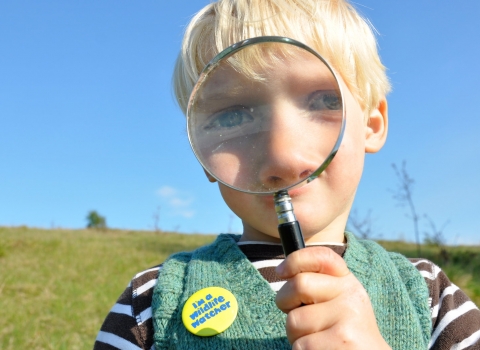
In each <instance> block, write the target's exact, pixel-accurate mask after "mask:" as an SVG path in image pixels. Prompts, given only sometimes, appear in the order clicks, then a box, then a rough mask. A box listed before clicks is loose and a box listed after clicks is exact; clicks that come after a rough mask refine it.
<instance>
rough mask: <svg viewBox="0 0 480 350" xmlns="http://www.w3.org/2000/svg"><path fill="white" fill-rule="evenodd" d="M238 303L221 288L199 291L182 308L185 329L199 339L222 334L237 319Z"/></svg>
mask: <svg viewBox="0 0 480 350" xmlns="http://www.w3.org/2000/svg"><path fill="white" fill-rule="evenodd" d="M237 311H238V303H237V299H235V297H234V296H233V294H232V293H231V292H229V291H228V290H226V289H225V288H221V287H208V288H204V289H200V290H199V291H197V292H195V293H194V294H192V296H191V297H190V298H188V300H187V302H186V303H185V305H184V306H183V311H182V321H183V324H184V325H185V327H186V328H187V329H188V330H189V331H190V332H192V333H193V334H195V335H198V336H200V337H210V336H212V335H217V334H219V333H222V332H223V331H224V330H226V329H227V328H228V327H230V326H231V325H232V323H233V321H235V318H236V317H237Z"/></svg>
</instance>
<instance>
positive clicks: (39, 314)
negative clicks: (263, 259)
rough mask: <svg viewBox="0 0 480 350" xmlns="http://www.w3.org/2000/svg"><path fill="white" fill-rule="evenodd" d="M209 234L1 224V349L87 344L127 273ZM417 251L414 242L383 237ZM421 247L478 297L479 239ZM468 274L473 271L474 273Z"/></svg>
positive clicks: (478, 299)
mask: <svg viewBox="0 0 480 350" xmlns="http://www.w3.org/2000/svg"><path fill="white" fill-rule="evenodd" d="M214 237H215V236H213V235H193V234H191V235H190V234H176V233H161V234H155V233H153V232H139V231H135V232H134V231H120V230H107V231H90V230H60V229H57V230H40V229H33V228H26V227H16V228H7V227H3V228H2V227H0V310H1V311H0V314H1V315H2V317H0V349H2V350H3V349H5V350H7V349H25V348H27V349H55V350H57V349H69V350H71V349H91V348H92V345H93V342H94V339H95V337H96V334H97V332H98V330H99V328H100V326H101V324H102V322H103V319H104V317H105V316H106V314H107V313H108V311H109V309H110V308H111V307H112V306H113V304H114V303H115V300H116V299H117V298H118V296H119V295H120V293H121V292H122V291H123V290H124V289H125V287H126V285H127V283H128V282H129V280H130V279H131V277H132V276H133V275H134V274H135V273H137V272H139V271H141V270H143V269H145V268H148V267H150V266H154V265H157V264H159V263H160V262H162V261H164V260H165V258H166V257H167V256H168V255H170V254H171V253H173V252H176V251H182V250H192V249H194V248H196V247H198V246H201V245H204V244H207V243H209V242H211V241H213V239H214ZM382 244H383V245H384V246H386V247H387V249H390V250H396V251H400V252H402V253H404V254H406V255H407V256H415V254H416V248H415V246H414V245H411V244H406V243H398V242H382ZM422 249H423V253H424V254H423V255H424V257H426V258H429V259H431V260H433V261H435V262H437V263H438V264H439V265H441V266H442V268H443V269H444V270H445V271H446V272H447V273H448V274H449V276H450V277H451V279H452V280H453V281H454V282H455V283H456V284H458V285H459V286H460V287H461V288H463V289H464V290H465V291H466V292H467V293H468V294H469V295H470V297H471V298H472V299H473V300H474V301H475V302H476V303H477V305H479V304H480V281H479V278H478V276H480V247H455V248H448V254H449V261H448V263H446V264H442V261H440V260H439V259H441V257H440V254H439V249H438V248H434V247H422ZM473 276H477V277H476V280H475V278H474V277H473Z"/></svg>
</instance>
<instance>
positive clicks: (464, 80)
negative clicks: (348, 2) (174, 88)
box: [0, 0, 480, 244]
mask: <svg viewBox="0 0 480 350" xmlns="http://www.w3.org/2000/svg"><path fill="white" fill-rule="evenodd" d="M207 3H208V1H207V0H201V1H200V0H177V1H158V0H157V1H151V0H144V1H137V2H133V1H113V0H112V1H107V0H101V1H82V2H80V1H53V0H52V1H33V0H19V1H11V2H6V1H4V2H1V3H0V48H1V49H0V164H1V171H0V225H23V224H25V225H29V226H37V227H52V226H54V227H68V228H80V227H84V226H85V223H86V222H85V216H86V214H87V212H88V211H89V210H92V209H95V210H97V211H99V212H100V213H101V214H103V215H104V216H106V218H107V223H108V225H109V226H111V227H117V228H129V229H152V228H153V225H154V220H153V217H152V216H153V214H154V213H155V212H156V211H157V210H158V208H159V218H160V219H159V226H160V228H162V229H164V230H179V231H182V232H205V233H218V232H225V231H227V230H229V229H230V230H231V231H234V232H239V231H241V224H240V220H239V219H238V218H235V217H233V216H232V214H231V212H230V210H229V209H228V208H227V207H226V206H225V204H223V201H222V200H221V197H220V195H219V194H218V191H217V188H216V186H215V185H212V184H210V183H209V182H208V181H207V180H206V179H205V177H204V175H203V172H202V170H201V168H200V166H199V165H198V163H197V161H196V160H195V158H194V156H193V154H192V152H191V150H190V147H189V145H188V141H187V137H186V132H185V122H184V118H183V116H182V114H181V112H180V110H179V109H178V108H177V106H176V104H175V102H174V99H173V97H172V93H171V89H170V86H171V72H172V68H173V63H174V60H175V57H176V55H177V53H178V50H179V47H180V42H181V38H182V34H183V30H184V27H185V25H186V24H187V22H188V20H189V19H190V18H191V16H192V15H193V14H194V13H195V12H197V11H198V10H200V9H201V8H202V7H203V6H204V5H206V4H207ZM355 6H356V7H357V8H358V9H359V10H360V11H361V12H362V13H363V14H364V15H365V16H366V17H368V18H369V19H370V20H371V22H372V23H373V25H374V26H375V27H376V28H377V30H378V32H379V36H378V41H379V46H380V54H381V57H382V59H383V61H384V63H385V65H386V66H387V67H388V74H389V76H390V78H391V81H392V84H393V91H392V93H391V94H390V95H389V115H390V134H389V139H388V141H387V144H386V146H385V147H384V149H383V150H382V151H381V152H380V153H378V154H376V155H369V156H367V160H366V168H365V172H364V176H363V179H362V182H361V185H360V188H359V190H358V193H357V199H356V202H355V208H356V209H357V212H358V213H359V215H360V216H362V215H365V214H366V213H367V212H368V211H369V210H371V211H372V217H373V218H374V231H375V232H376V233H377V234H381V235H382V236H383V237H384V238H387V239H398V238H404V239H407V240H413V239H414V237H413V231H412V227H411V226H412V225H411V222H410V220H409V218H408V217H406V216H405V213H406V210H405V208H401V207H398V206H397V205H396V203H395V201H394V200H393V199H392V194H391V193H390V192H389V189H393V188H395V186H396V185H395V184H396V179H395V175H394V172H393V170H392V167H391V164H392V163H397V164H400V163H401V162H402V161H403V160H406V161H407V169H408V171H409V173H410V175H411V176H412V177H413V178H414V179H415V181H416V182H415V187H414V200H415V203H416V206H417V209H418V211H419V213H420V214H424V213H425V214H428V215H429V216H430V217H431V218H432V219H433V221H435V223H436V224H437V226H441V225H442V224H443V223H444V222H446V221H447V220H448V221H449V223H448V225H447V226H446V227H445V231H444V233H445V235H446V236H447V238H448V241H449V243H456V244H461V243H470V244H472V243H474V244H480V235H479V234H478V233H477V228H478V226H479V219H478V212H479V211H480V210H479V209H480V205H479V199H478V198H479V196H480V185H479V183H478V175H477V174H478V173H479V172H480V147H479V146H480V141H479V132H480V109H479V108H478V103H479V100H480V99H479V92H478V91H479V90H478V82H479V81H480V67H479V65H478V57H480V37H479V35H478V33H480V22H479V21H478V18H477V17H478V14H480V2H478V1H473V0H469V1H463V2H461V3H459V2H455V3H454V2H451V1H448V2H447V1H435V2H434V1H428V0H422V1H418V0H416V1H413V0H402V1H399V0H390V1H388V2H387V1H384V0H361V1H358V2H356V3H355ZM425 224H426V222H423V223H421V230H422V231H424V230H425V229H426V228H427V226H426V225H425Z"/></svg>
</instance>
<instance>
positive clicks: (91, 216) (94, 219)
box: [86, 210, 107, 229]
mask: <svg viewBox="0 0 480 350" xmlns="http://www.w3.org/2000/svg"><path fill="white" fill-rule="evenodd" d="M86 219H87V228H94V229H106V228H107V220H106V219H105V217H104V216H101V215H100V214H99V213H97V211H95V210H92V211H90V212H89V213H88V214H87V218H86Z"/></svg>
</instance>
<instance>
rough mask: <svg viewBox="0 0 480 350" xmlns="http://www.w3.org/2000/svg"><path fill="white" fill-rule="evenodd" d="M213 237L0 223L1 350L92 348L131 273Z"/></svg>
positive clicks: (201, 243) (209, 240) (204, 242)
mask: <svg viewBox="0 0 480 350" xmlns="http://www.w3.org/2000/svg"><path fill="white" fill-rule="evenodd" d="M213 238H214V237H213V236H206V235H180V234H167V233H162V234H154V233H152V232H127V231H89V230H79V231H72V230H53V231H47V230H37V229H27V228H0V310H1V311H0V314H1V315H2V317H0V349H91V348H92V345H93V342H94V339H95V336H96V333H97V332H98V330H99V328H100V325H101V323H102V322H103V319H104V317H105V316H106V314H107V313H108V311H109V309H110V308H111V307H112V305H113V304H114V302H115V300H116V299H117V298H118V296H119V295H120V293H121V292H122V291H123V290H124V289H125V287H126V285H127V283H128V282H129V280H130V278H131V277H132V276H133V275H134V274H135V273H137V272H139V271H140V270H143V269H145V268H148V267H150V266H153V265H157V264H158V263H160V262H162V261H163V260H165V258H166V257H167V256H168V255H169V254H171V253H172V252H174V251H181V250H192V249H194V248H195V247H197V246H200V245H203V244H206V243H209V242H211V241H212V240H213Z"/></svg>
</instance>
